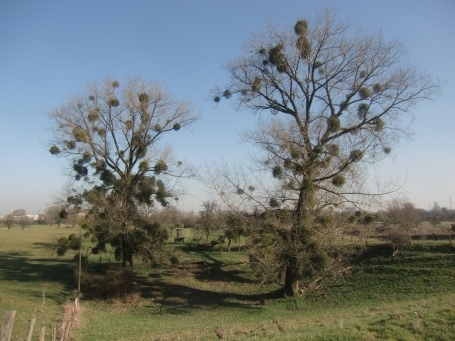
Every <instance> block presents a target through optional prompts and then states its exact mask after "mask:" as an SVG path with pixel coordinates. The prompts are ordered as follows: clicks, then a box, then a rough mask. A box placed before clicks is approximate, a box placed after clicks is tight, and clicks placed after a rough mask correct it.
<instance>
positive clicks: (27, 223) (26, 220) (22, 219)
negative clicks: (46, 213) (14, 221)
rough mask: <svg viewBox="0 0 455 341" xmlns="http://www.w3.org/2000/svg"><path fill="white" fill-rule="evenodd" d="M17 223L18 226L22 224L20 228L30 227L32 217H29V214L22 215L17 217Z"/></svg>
mask: <svg viewBox="0 0 455 341" xmlns="http://www.w3.org/2000/svg"><path fill="white" fill-rule="evenodd" d="M18 223H19V225H20V226H22V229H26V228H27V227H30V225H31V224H32V219H30V217H29V216H26V215H24V216H22V217H20V218H19V221H18Z"/></svg>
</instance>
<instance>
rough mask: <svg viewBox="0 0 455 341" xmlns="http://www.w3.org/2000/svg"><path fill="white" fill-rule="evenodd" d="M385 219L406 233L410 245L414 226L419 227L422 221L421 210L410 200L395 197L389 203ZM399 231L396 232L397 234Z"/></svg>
mask: <svg viewBox="0 0 455 341" xmlns="http://www.w3.org/2000/svg"><path fill="white" fill-rule="evenodd" d="M384 220H385V222H386V223H388V224H393V225H398V228H399V229H400V230H401V232H402V233H405V234H406V236H407V238H408V241H409V245H411V243H412V241H411V234H410V231H411V229H412V228H417V227H418V226H419V224H420V222H421V221H422V218H421V216H420V213H419V211H418V210H417V209H416V208H415V207H414V205H413V204H411V203H410V202H407V201H404V200H400V199H394V200H392V201H391V202H390V203H389V204H388V205H387V211H386V212H385V217H384ZM396 234H397V233H394V235H396Z"/></svg>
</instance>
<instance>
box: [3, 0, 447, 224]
mask: <svg viewBox="0 0 455 341" xmlns="http://www.w3.org/2000/svg"><path fill="white" fill-rule="evenodd" d="M326 4H328V5H330V6H333V7H335V8H337V9H338V18H339V19H343V20H345V19H346V20H350V21H351V23H352V24H353V25H355V26H360V27H363V28H364V29H365V30H366V31H373V30H378V29H381V30H382V32H383V34H384V36H385V37H386V38H387V39H396V40H398V41H400V42H402V43H403V44H404V45H405V46H406V47H407V48H408V52H409V58H410V60H411V62H412V63H413V64H415V65H417V66H418V67H419V68H420V69H421V70H425V71H428V72H429V73H431V74H433V75H434V76H435V77H439V78H440V79H442V80H444V81H445V82H446V85H445V88H444V92H443V94H442V96H441V97H440V98H439V99H438V100H437V101H436V102H424V103H421V104H420V105H419V106H417V107H416V108H415V109H414V111H413V113H414V114H415V118H416V122H415V123H414V125H413V130H414V132H415V135H414V138H413V141H402V142H401V143H400V145H399V146H397V147H395V149H394V150H395V152H394V158H393V159H391V160H388V161H386V162H384V163H383V164H381V165H379V166H377V167H375V169H374V171H375V172H379V173H380V174H381V175H382V176H384V177H390V176H392V177H399V178H400V180H401V181H402V182H403V183H404V186H403V191H404V193H405V194H406V195H407V197H408V198H409V199H410V201H411V202H413V203H415V204H416V207H419V208H420V207H424V208H428V205H429V203H431V206H432V205H433V202H434V201H437V202H439V205H440V206H445V207H450V201H449V198H452V201H453V203H452V206H453V207H455V131H454V128H455V112H454V111H455V109H454V106H453V101H452V99H453V96H455V84H454V83H455V67H454V66H453V62H454V60H455V39H454V33H455V21H454V20H453V15H454V14H455V2H454V1H452V0H432V1H430V0H427V1H424V0H418V1H417V0H394V1H389V0H383V1H365V0H362V1H358V0H344V1H335V0H332V1H326ZM322 6H323V5H321V3H320V2H319V1H309V0H307V1H303V0H300V1H293V0H282V1H276V0H274V1H269V0H241V1H240V0H229V1H228V0H225V1H216V0H204V1H202V0H194V1H190V0H185V1H184V0H180V1H176V0H174V1H172V0H170V1H151V0H150V1H115V0H95V1H94V0H91V1H85V0H78V1H57V0H55V1H23V0H17V1H1V2H0V32H1V33H0V155H1V156H2V157H1V160H2V162H1V165H0V216H1V215H3V214H7V213H8V212H9V211H10V210H12V209H17V208H25V209H26V210H27V212H28V213H29V214H36V213H37V212H38V210H44V208H45V207H46V206H47V204H48V203H50V202H51V200H52V195H53V194H55V193H56V192H57V191H58V190H59V189H60V188H61V187H62V185H63V184H64V183H65V181H66V179H65V177H64V176H63V171H62V169H63V166H64V165H65V161H64V160H61V159H58V158H55V157H52V156H51V155H50V154H49V152H48V151H47V149H48V148H46V146H45V142H46V140H47V133H46V131H45V129H44V128H45V127H46V126H48V124H49V122H48V121H47V118H46V116H45V114H46V113H47V112H49V111H51V110H52V109H54V108H56V107H58V106H59V105H60V104H61V103H63V102H64V101H65V100H66V99H67V98H68V97H70V96H72V95H75V94H77V93H78V92H80V91H82V90H84V88H85V86H86V83H87V82H88V81H93V80H102V79H103V78H104V77H105V76H114V77H117V78H118V79H119V80H120V81H122V79H125V78H126V77H136V76H139V77H142V78H143V79H145V80H147V81H156V82H158V83H160V84H161V85H163V86H164V87H165V88H166V89H168V90H169V91H171V92H172V93H173V94H174V95H175V97H177V98H179V99H188V100H190V101H192V102H193V104H194V105H196V106H197V107H198V108H199V110H200V112H201V121H200V122H199V123H198V124H197V125H195V126H193V128H192V129H191V131H181V132H179V136H178V137H176V138H173V140H172V141H169V142H171V143H172V145H173V146H174V149H175V153H176V154H177V155H178V156H179V157H181V158H185V159H187V160H188V161H190V162H192V163H194V164H196V165H198V164H203V163H205V162H211V161H219V160H221V159H224V160H227V161H232V160H237V159H244V158H245V157H246V155H247V150H248V148H249V147H248V146H247V145H242V144H239V143H238V142H237V141H238V135H237V133H238V132H239V131H241V130H243V129H246V128H249V127H252V126H253V125H254V123H255V118H254V117H253V116H251V115H248V114H246V113H239V112H236V111H235V110H234V109H233V108H232V107H231V106H229V105H228V104H225V103H223V104H220V105H219V106H218V107H216V108H215V107H214V105H213V103H212V102H211V101H210V100H209V98H208V97H209V92H210V89H211V88H212V87H213V86H214V85H216V84H221V85H222V84H224V83H225V79H226V74H225V73H224V72H223V70H222V69H221V64H222V62H223V61H226V60H227V59H233V58H235V57H237V56H238V55H239V54H240V53H241V45H242V43H243V42H244V41H245V40H247V39H248V38H249V37H250V35H251V34H252V33H253V32H255V31H262V30H265V29H266V27H267V23H268V22H274V23H277V24H279V25H282V26H283V27H285V26H288V25H289V26H290V25H293V24H294V23H295V21H296V20H297V19H298V18H304V17H305V16H306V15H313V14H314V13H315V12H316V11H318V10H320V9H321V8H322ZM189 194H190V196H188V197H187V198H186V199H185V200H183V201H181V203H180V204H179V205H180V206H179V207H180V208H183V209H187V210H191V209H192V210H195V211H199V210H200V204H201V201H202V200H204V199H205V198H206V197H205V195H204V193H203V191H202V190H201V186H200V185H197V184H189Z"/></svg>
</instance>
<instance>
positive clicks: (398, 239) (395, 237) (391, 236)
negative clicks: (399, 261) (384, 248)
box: [386, 229, 411, 258]
mask: <svg viewBox="0 0 455 341" xmlns="http://www.w3.org/2000/svg"><path fill="white" fill-rule="evenodd" d="M386 238H387V239H388V240H389V242H390V246H391V249H392V258H393V257H395V255H396V254H397V253H398V252H399V251H401V250H403V249H404V248H406V247H408V246H410V245H411V242H410V240H409V237H408V235H407V234H406V232H405V231H400V230H397V229H390V230H389V232H388V233H387V234H386Z"/></svg>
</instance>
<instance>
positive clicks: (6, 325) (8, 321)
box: [0, 310, 16, 341]
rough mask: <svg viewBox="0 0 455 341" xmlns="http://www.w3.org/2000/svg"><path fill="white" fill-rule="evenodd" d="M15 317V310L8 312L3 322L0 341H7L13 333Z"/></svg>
mask: <svg viewBox="0 0 455 341" xmlns="http://www.w3.org/2000/svg"><path fill="white" fill-rule="evenodd" d="M15 317H16V311H15V310H8V311H7V312H6V314H5V319H4V320H3V325H2V333H1V334H0V341H9V340H10V338H11V333H12V331H13V323H14V318H15Z"/></svg>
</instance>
